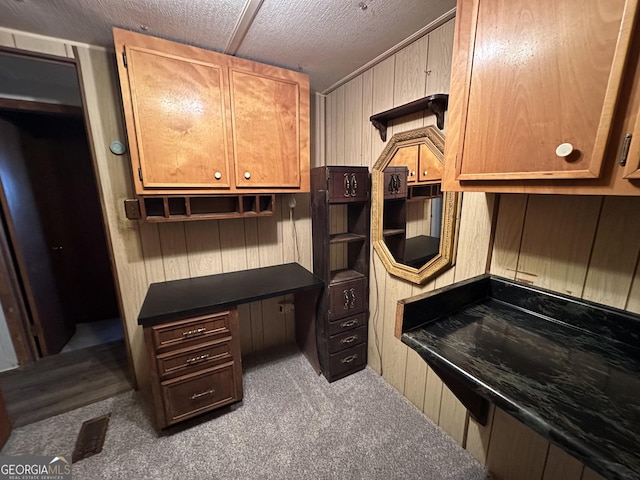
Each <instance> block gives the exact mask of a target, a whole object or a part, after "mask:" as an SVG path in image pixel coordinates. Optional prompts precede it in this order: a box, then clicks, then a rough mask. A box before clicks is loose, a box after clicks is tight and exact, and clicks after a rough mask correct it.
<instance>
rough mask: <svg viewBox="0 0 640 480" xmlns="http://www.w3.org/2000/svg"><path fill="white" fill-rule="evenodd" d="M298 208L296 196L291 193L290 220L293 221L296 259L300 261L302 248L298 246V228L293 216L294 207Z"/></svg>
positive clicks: (292, 232) (292, 230)
mask: <svg viewBox="0 0 640 480" xmlns="http://www.w3.org/2000/svg"><path fill="white" fill-rule="evenodd" d="M294 208H296V197H295V196H294V195H293V194H291V196H290V197H289V220H290V221H291V226H292V227H293V228H292V229H291V236H292V237H293V246H294V251H295V261H296V262H300V248H299V247H298V230H297V229H296V219H295V218H294V216H293V209H294Z"/></svg>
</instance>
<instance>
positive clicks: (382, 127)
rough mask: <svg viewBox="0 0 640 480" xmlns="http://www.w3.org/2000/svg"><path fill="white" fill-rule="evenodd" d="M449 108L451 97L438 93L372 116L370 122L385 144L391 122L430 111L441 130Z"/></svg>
mask: <svg viewBox="0 0 640 480" xmlns="http://www.w3.org/2000/svg"><path fill="white" fill-rule="evenodd" d="M448 106H449V95H448V94H446V93H438V94H435V95H429V96H428V97H424V98H420V99H418V100H415V101H413V102H409V103H405V104H404V105H400V106H399V107H395V108H392V109H391V110H386V111H384V112H381V113H376V114H375V115H371V117H369V120H371V123H372V124H373V126H374V127H376V128H377V129H378V131H379V132H380V138H381V139H382V141H383V142H386V141H387V125H388V123H389V122H390V121H391V120H395V119H396V118H400V117H404V116H405V115H411V114H412V113H416V112H419V111H421V110H430V111H431V112H433V113H434V114H435V115H436V125H437V126H438V128H439V129H440V130H442V129H443V128H444V112H445V111H446V110H447V107H448Z"/></svg>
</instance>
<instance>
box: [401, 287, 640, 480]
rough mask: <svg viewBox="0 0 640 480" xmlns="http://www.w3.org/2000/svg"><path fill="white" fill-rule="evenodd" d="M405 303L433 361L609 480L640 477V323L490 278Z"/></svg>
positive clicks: (406, 334) (410, 327)
mask: <svg viewBox="0 0 640 480" xmlns="http://www.w3.org/2000/svg"><path fill="white" fill-rule="evenodd" d="M400 303H402V304H403V305H404V318H403V328H402V331H403V333H402V341H403V342H404V343H406V344H407V345H409V346H410V347H411V348H413V349H414V350H416V351H417V352H418V353H419V354H420V355H421V356H422V357H423V358H424V359H425V360H426V361H427V362H429V363H431V364H433V365H435V366H436V367H437V368H440V369H442V370H443V371H445V372H446V373H447V374H451V375H455V377H456V379H459V380H460V381H461V382H462V383H463V384H464V385H465V386H466V387H469V388H470V389H471V390H473V391H474V392H476V393H478V394H479V395H480V396H482V397H483V398H485V399H487V400H489V401H491V402H493V403H495V404H496V405H497V406H498V407H500V408H502V409H503V410H505V411H507V412H508V413H510V414H511V415H513V416H514V417H515V418H517V419H518V420H520V421H521V422H523V423H524V424H525V425H528V426H529V427H531V428H532V429H533V430H535V431H536V432H538V433H540V434H541V435H543V436H544V437H546V438H547V439H549V440H550V441H551V442H552V443H554V444H556V445H558V446H559V447H561V448H562V449H564V450H565V451H567V452H568V453H570V454H572V455H573V456H575V457H577V458H578V459H580V460H581V461H582V462H584V463H585V464H586V465H588V466H589V467H591V468H592V469H594V470H595V471H597V472H599V473H600V474H602V475H604V476H605V477H606V478H609V479H638V478H640V317H639V316H637V315H632V314H630V313H628V312H624V311H622V310H618V309H613V308H609V307H605V306H602V305H598V304H595V303H591V302H586V301H582V300H579V299H576V298H573V297H568V296H563V295H559V294H557V293H553V292H549V291H545V290H542V289H536V288H531V287H527V286H524V285H520V284H517V283H515V282H512V281H509V280H506V279H501V278H499V277H494V276H486V275H485V276H482V277H476V278H474V279H470V280H467V281H465V282H460V283H459V284H454V285H452V286H450V287H446V288H444V289H440V290H437V291H434V292H430V293H429V294H426V295H421V296H419V297H414V298H413V299H407V300H404V301H401V302H400Z"/></svg>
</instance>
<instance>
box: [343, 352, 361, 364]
mask: <svg viewBox="0 0 640 480" xmlns="http://www.w3.org/2000/svg"><path fill="white" fill-rule="evenodd" d="M356 358H358V354H353V355H349V356H348V357H344V358H342V359H341V360H340V363H351V362H353V361H354V360H355V359H356Z"/></svg>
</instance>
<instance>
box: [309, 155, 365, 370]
mask: <svg viewBox="0 0 640 480" xmlns="http://www.w3.org/2000/svg"><path fill="white" fill-rule="evenodd" d="M311 202H312V230H313V273H314V274H315V275H317V276H318V277H320V278H321V279H322V280H324V282H325V285H327V287H326V288H325V289H324V290H323V293H322V296H321V298H320V300H319V302H318V310H317V312H316V321H317V323H316V337H317V346H318V357H319V360H320V368H321V370H322V373H323V375H324V376H325V377H326V378H327V380H328V381H329V382H333V381H334V380H338V379H339V378H342V377H345V376H347V375H350V374H351V373H354V372H357V371H358V370H362V369H363V368H364V367H365V366H366V365H367V322H368V318H369V252H370V218H371V216H370V178H369V170H368V168H367V167H347V166H327V167H317V168H314V169H312V170H311Z"/></svg>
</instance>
